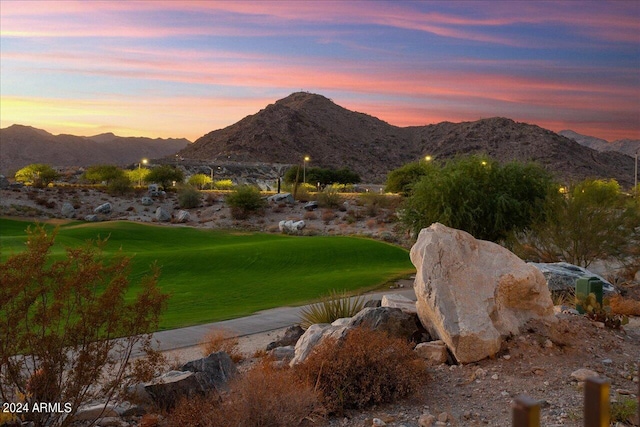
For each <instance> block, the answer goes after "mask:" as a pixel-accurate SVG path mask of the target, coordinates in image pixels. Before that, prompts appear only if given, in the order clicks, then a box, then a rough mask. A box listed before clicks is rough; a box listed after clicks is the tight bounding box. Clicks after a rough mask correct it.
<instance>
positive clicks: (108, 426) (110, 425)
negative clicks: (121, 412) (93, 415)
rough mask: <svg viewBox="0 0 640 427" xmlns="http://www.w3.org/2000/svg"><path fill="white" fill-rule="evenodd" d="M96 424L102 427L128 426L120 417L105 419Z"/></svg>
mask: <svg viewBox="0 0 640 427" xmlns="http://www.w3.org/2000/svg"><path fill="white" fill-rule="evenodd" d="M96 424H97V425H99V426H100V427H124V426H126V425H128V424H127V423H125V422H124V421H122V420H121V419H120V418H118V417H103V418H100V419H99V420H98V422H97V423H96Z"/></svg>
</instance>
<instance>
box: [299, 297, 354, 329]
mask: <svg viewBox="0 0 640 427" xmlns="http://www.w3.org/2000/svg"><path fill="white" fill-rule="evenodd" d="M364 304H365V301H364V297H363V296H362V295H357V296H351V295H349V294H348V293H347V291H346V290H342V291H337V290H335V289H334V290H332V291H330V292H329V294H328V295H326V296H324V297H323V298H322V299H321V300H320V301H319V302H317V303H315V304H311V305H309V306H307V307H304V308H302V310H300V326H301V327H302V328H303V329H307V328H308V327H309V326H311V325H313V324H316V323H332V322H334V321H335V320H338V319H341V318H343V317H353V316H354V315H355V314H356V313H358V312H359V311H360V310H362V309H363V307H364Z"/></svg>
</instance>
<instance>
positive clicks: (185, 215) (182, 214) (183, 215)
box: [176, 210, 191, 223]
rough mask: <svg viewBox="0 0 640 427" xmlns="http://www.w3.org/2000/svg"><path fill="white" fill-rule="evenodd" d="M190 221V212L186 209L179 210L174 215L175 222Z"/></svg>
mask: <svg viewBox="0 0 640 427" xmlns="http://www.w3.org/2000/svg"><path fill="white" fill-rule="evenodd" d="M189 221H191V214H190V213H189V212H187V211H183V210H180V211H178V215H176V222H179V223H184V222H189Z"/></svg>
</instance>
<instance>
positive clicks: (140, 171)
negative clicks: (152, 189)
mask: <svg viewBox="0 0 640 427" xmlns="http://www.w3.org/2000/svg"><path fill="white" fill-rule="evenodd" d="M147 162H148V160H147V159H142V160H141V161H140V162H138V187H141V186H142V166H141V165H142V164H145V165H146V164H147Z"/></svg>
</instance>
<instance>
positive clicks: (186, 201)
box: [178, 185, 202, 209]
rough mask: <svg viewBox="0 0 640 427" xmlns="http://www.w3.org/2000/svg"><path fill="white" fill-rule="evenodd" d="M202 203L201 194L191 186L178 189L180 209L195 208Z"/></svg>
mask: <svg viewBox="0 0 640 427" xmlns="http://www.w3.org/2000/svg"><path fill="white" fill-rule="evenodd" d="M201 202H202V194H200V192H199V191H198V190H196V189H195V188H194V187H192V186H191V185H182V186H180V187H179V188H178V204H179V206H180V207H181V208H184V209H191V208H197V207H198V206H200V203H201Z"/></svg>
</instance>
